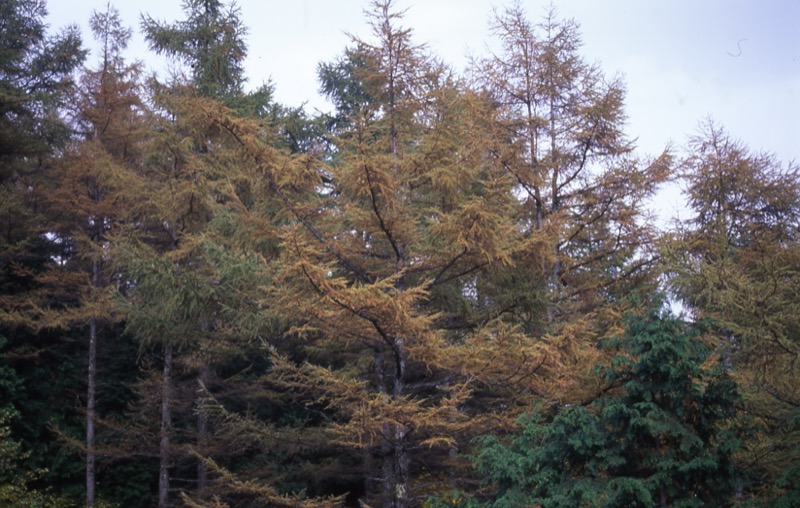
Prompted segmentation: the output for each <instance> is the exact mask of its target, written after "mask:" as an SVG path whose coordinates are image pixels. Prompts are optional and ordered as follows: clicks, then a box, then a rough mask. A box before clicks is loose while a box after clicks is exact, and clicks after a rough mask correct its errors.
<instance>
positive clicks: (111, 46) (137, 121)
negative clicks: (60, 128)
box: [39, 8, 146, 506]
mask: <svg viewBox="0 0 800 508" xmlns="http://www.w3.org/2000/svg"><path fill="white" fill-rule="evenodd" d="M90 26H91V27H92V31H93V32H94V35H95V37H96V38H97V40H98V42H99V43H100V44H101V48H102V50H101V54H100V62H99V63H98V67H97V68H96V69H92V70H86V71H85V72H84V73H83V75H82V77H81V81H80V86H79V88H78V90H77V91H76V94H75V101H74V103H73V105H72V109H73V114H74V116H75V120H74V123H75V128H76V129H77V131H78V132H79V135H80V136H81V138H82V139H78V140H76V141H75V142H74V143H73V144H72V146H70V147H69V149H68V150H66V151H65V153H64V155H63V156H62V157H61V158H60V159H59V161H58V163H57V164H56V165H55V167H54V168H53V169H52V170H51V171H50V172H48V174H47V181H46V182H44V183H43V185H42V186H40V190H41V192H42V198H41V199H42V202H43V204H44V206H45V208H46V209H47V210H48V212H49V213H48V217H49V221H50V225H49V228H50V229H51V231H50V232H49V234H50V235H51V236H52V237H53V238H54V239H56V240H57V241H59V242H61V243H63V244H66V245H69V246H70V251H69V253H68V254H65V255H64V256H62V257H61V259H60V260H59V262H58V263H57V264H55V266H53V269H52V270H50V271H49V272H48V273H47V274H45V276H43V277H42V280H43V281H44V280H45V278H46V280H47V282H48V284H47V286H53V287H55V286H62V288H61V289H60V291H61V292H63V293H67V294H69V293H71V294H73V295H80V296H79V297H78V301H76V302H75V303H74V304H72V305H67V306H66V309H65V308H55V309H45V311H44V313H43V315H42V317H41V320H42V322H41V323H40V324H39V326H60V327H70V326H76V325H79V324H81V323H88V331H87V334H88V360H87V371H88V372H87V391H86V443H85V449H86V502H87V505H88V506H93V505H94V502H95V498H96V489H95V485H96V483H97V482H96V453H95V447H96V444H95V441H96V415H97V369H98V365H97V362H98V347H99V346H98V341H99V339H100V335H101V334H102V332H103V329H105V330H106V331H108V330H109V329H110V327H111V325H112V323H113V322H114V321H115V319H117V318H115V317H114V311H113V309H114V304H113V300H112V299H111V293H110V292H109V291H107V290H105V289H104V288H106V287H107V286H109V285H112V284H113V281H114V275H113V274H112V273H109V272H108V270H107V269H106V266H105V265H107V262H106V261H107V260H108V256H109V252H108V235H109V234H110V233H111V232H112V230H113V229H114V228H116V227H117V226H118V225H119V223H120V221H122V220H124V219H125V215H126V213H127V208H129V206H130V203H131V202H132V198H133V196H134V195H135V194H136V190H135V187H136V186H135V183H136V181H137V179H136V177H135V176H134V174H135V172H136V170H137V169H138V165H139V164H140V162H141V150H142V144H143V142H142V139H143V138H142V135H143V132H144V125H145V121H146V111H145V109H144V106H143V104H142V100H141V98H140V93H141V90H140V83H139V81H138V75H139V72H140V71H139V66H138V65H136V64H133V65H128V64H126V63H125V62H124V60H123V58H122V51H123V50H124V49H125V47H126V46H127V43H128V41H129V39H130V36H131V30H130V29H128V28H125V27H123V26H122V24H121V21H120V19H119V13H118V12H117V11H115V10H113V9H111V8H109V9H108V10H107V11H106V12H104V13H97V12H95V13H94V14H93V15H92V18H91V20H90ZM51 290H52V289H51Z"/></svg>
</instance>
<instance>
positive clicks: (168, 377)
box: [158, 344, 172, 508]
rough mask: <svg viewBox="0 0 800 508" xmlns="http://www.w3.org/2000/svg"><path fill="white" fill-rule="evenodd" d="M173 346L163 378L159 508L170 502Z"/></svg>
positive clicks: (166, 357)
mask: <svg viewBox="0 0 800 508" xmlns="http://www.w3.org/2000/svg"><path fill="white" fill-rule="evenodd" d="M171 399H172V344H165V345H164V373H163V376H162V378H161V443H160V445H159V470H158V508H167V503H168V502H169V463H170V434H171V432H172V411H171V405H172V400H171Z"/></svg>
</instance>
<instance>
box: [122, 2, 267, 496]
mask: <svg viewBox="0 0 800 508" xmlns="http://www.w3.org/2000/svg"><path fill="white" fill-rule="evenodd" d="M184 12H185V14H186V19H185V20H181V21H177V22H175V23H166V22H159V21H156V20H154V19H153V18H152V17H150V16H148V15H144V16H142V21H141V25H142V30H143V31H144V34H145V38H146V39H147V41H148V42H149V44H150V49H151V50H154V51H155V52H156V53H158V54H165V55H167V56H168V57H170V58H172V59H173V60H174V61H176V62H179V63H181V64H183V65H185V66H186V68H188V69H190V72H189V74H190V75H189V76H188V79H186V80H178V81H176V82H175V83H173V86H171V87H161V89H160V92H159V93H160V94H162V96H163V99H162V100H161V104H162V105H164V106H165V107H166V111H168V112H170V114H173V115H183V114H185V111H186V109H185V108H182V106H181V105H180V104H179V102H180V100H181V97H183V98H188V97H191V96H199V97H206V98H211V99H215V100H219V101H223V102H225V103H227V104H229V105H232V106H235V107H238V108H239V109H241V110H243V111H246V112H248V113H250V114H254V115H266V114H267V111H266V109H268V108H269V107H270V101H271V95H270V88H269V87H268V86H264V87H262V88H261V89H259V90H257V91H256V92H253V93H251V94H245V93H244V89H243V87H244V82H245V77H244V69H243V62H244V58H245V56H246V51H247V46H246V43H245V39H244V37H245V35H246V29H245V27H244V25H243V24H242V22H241V12H240V11H239V9H238V8H237V7H236V6H235V5H234V4H231V5H229V6H226V5H225V4H224V3H223V2H220V1H218V0H197V1H189V2H186V3H185V4H184ZM169 130H170V131H171V132H172V134H171V135H170V136H171V139H167V137H169V136H167V137H164V138H163V140H164V142H165V143H166V144H167V146H169V147H170V148H169V149H170V150H172V154H173V156H174V162H175V164H176V166H175V167H176V168H177V167H178V166H181V167H185V168H186V169H185V172H183V171H181V172H182V173H183V175H182V176H181V177H179V179H180V180H183V181H182V183H181V184H180V185H181V186H183V189H184V190H183V191H181V193H184V192H185V194H184V196H185V197H186V198H187V199H188V200H189V201H187V202H186V203H183V204H180V203H173V204H174V205H177V206H178V208H181V207H183V205H186V206H187V208H185V209H184V212H185V213H186V214H188V215H184V216H183V217H181V216H180V215H179V216H175V214H174V213H172V212H170V211H168V210H166V209H165V208H164V206H165V205H166V206H169V203H167V202H164V203H160V204H159V205H157V206H158V207H161V208H162V210H161V211H160V212H157V213H161V214H162V215H164V214H165V215H164V217H165V218H166V217H167V216H170V217H171V219H170V220H169V226H168V227H167V229H169V230H170V233H169V234H168V236H170V237H171V238H172V245H171V246H170V247H168V248H167V249H168V250H164V248H165V246H164V245H162V246H161V247H159V248H158V249H157V250H156V251H155V252H154V253H153V254H155V253H156V252H157V253H159V254H158V255H160V256H164V257H165V259H166V258H171V259H172V261H171V262H170V263H171V264H173V265H175V266H176V267H177V266H178V265H182V266H183V269H182V270H179V271H180V272H183V273H184V275H186V276H189V275H190V272H192V271H194V274H195V275H196V276H197V277H196V280H195V283H193V284H188V285H185V286H183V289H184V291H183V295H182V296H180V294H176V295H174V296H175V298H176V299H177V300H176V301H184V303H187V302H186V301H185V299H187V298H188V299H190V300H192V301H194V302H195V303H197V304H199V305H193V306H192V309H191V310H188V311H187V312H186V313H183V310H186V309H183V310H181V309H180V308H171V309H170V311H171V312H175V313H177V314H176V316H175V319H178V320H180V319H181V316H180V314H181V313H183V315H182V318H183V319H186V320H188V321H190V322H191V323H192V324H195V325H197V324H198V323H200V324H202V325H201V328H203V327H204V328H205V329H204V330H194V329H193V328H192V327H191V326H189V327H188V328H187V329H185V330H184V332H186V333H188V336H185V337H180V338H179V337H175V341H177V342H176V344H184V345H185V344H188V342H186V341H189V342H191V341H195V342H196V343H199V342H201V341H202V340H205V339H203V337H205V338H206V339H207V340H210V336H211V334H212V330H211V329H210V328H209V327H211V326H212V321H213V319H211V315H212V314H213V311H212V310H211V308H210V307H209V305H213V302H212V301H211V300H204V299H203V297H202V296H201V294H202V291H203V288H204V287H205V288H207V287H208V286H206V285H205V284H206V283H208V284H210V283H211V280H210V279H203V277H204V276H208V277H211V274H210V273H205V272H204V271H203V268H201V266H204V265H207V263H206V262H205V260H204V259H203V254H202V249H200V248H193V247H192V246H193V245H195V243H194V242H195V240H196V239H197V238H199V236H198V235H201V234H202V233H203V230H204V228H205V227H206V225H207V223H208V222H209V221H210V220H212V218H213V212H212V211H211V210H210V207H211V206H212V202H213V199H214V197H213V191H212V190H210V188H209V187H205V186H204V182H205V179H206V178H214V177H213V176H209V175H207V174H204V171H206V168H207V167H208V165H207V163H206V161H204V160H203V158H204V157H211V156H212V155H210V153H211V152H213V150H214V149H215V147H214V146H212V142H211V138H213V133H198V132H197V131H196V129H194V126H192V125H189V124H188V123H187V122H186V121H185V120H184V119H182V118H177V116H176V125H173V126H171V127H170V128H169ZM184 140H185V141H188V144H186V143H185V142H184ZM192 152H194V153H192ZM162 169H163V168H162ZM162 176H163V177H166V179H165V180H162V182H163V183H164V184H166V185H168V186H169V185H173V184H176V183H177V180H171V177H169V176H168V175H167V174H165V173H162ZM184 177H185V179H184ZM170 180H171V182H170ZM162 197H166V196H162ZM190 216H191V219H190ZM176 220H177V222H175V221H176ZM188 221H191V223H192V225H191V226H188ZM164 224H167V222H164ZM181 256H186V257H185V258H181ZM137 266H139V267H140V268H141V267H142V266H143V265H141V264H137ZM154 266H160V264H158V263H157V264H156V265H154ZM140 275H143V274H141V272H140ZM152 275H153V276H154V277H155V279H154V280H160V281H161V282H166V279H163V278H162V277H163V276H165V274H164V273H161V274H158V273H153V274H152ZM173 275H174V276H180V275H179V274H178V273H174V274H173ZM163 289H164V290H166V288H163ZM179 293H181V292H180V291H179ZM152 303H153V304H156V302H155V301H153V302H152ZM187 305H188V303H187ZM165 318H166V316H165ZM203 323H204V324H203ZM187 324H188V323H187ZM180 328H181V327H176V329H180ZM184 328H185V327H184ZM190 330H191V331H190ZM192 336H193V337H192ZM195 349H196V348H195ZM172 358H173V344H171V343H169V342H167V343H165V356H164V360H165V363H164V371H163V373H162V374H163V379H162V382H163V390H162V392H163V393H162V394H163V396H164V400H163V402H162V415H161V420H162V431H161V442H162V445H161V448H162V451H161V462H162V464H161V474H160V483H161V487H160V489H159V490H160V494H159V503H160V505H165V504H166V503H167V501H166V496H167V491H168V483H169V477H168V469H169V468H168V465H167V464H168V462H169V460H170V459H169V456H170V451H169V450H170V448H171V444H170V434H171V431H170V430H169V429H170V428H171V426H172V422H171V419H172V415H171V411H170V402H169V400H168V399H169V393H170V386H171V385H172V381H171V378H172V375H173V374H172V366H171V365H168V363H171V362H172ZM187 360H188V363H192V362H193V360H192V359H191V358H187ZM195 360H198V361H199V363H197V364H196V365H194V368H195V370H196V372H197V379H196V382H199V383H200V384H201V385H203V384H208V382H209V377H210V376H211V372H210V370H209V369H210V367H209V364H208V362H209V361H210V360H211V359H210V358H205V359H202V360H201V359H199V358H195ZM195 409H196V411H197V422H196V424H197V439H198V440H199V442H201V443H202V442H205V441H207V439H208V423H207V415H206V413H205V410H204V409H203V408H202V407H201V403H200V398H198V399H197V401H196V408H195ZM198 446H199V448H201V449H202V448H203V445H202V444H198ZM201 453H203V451H202V450H201ZM197 478H198V484H197V485H198V490H199V491H203V490H204V489H205V488H206V486H207V483H208V480H207V472H206V466H205V462H204V461H203V460H198V462H197Z"/></svg>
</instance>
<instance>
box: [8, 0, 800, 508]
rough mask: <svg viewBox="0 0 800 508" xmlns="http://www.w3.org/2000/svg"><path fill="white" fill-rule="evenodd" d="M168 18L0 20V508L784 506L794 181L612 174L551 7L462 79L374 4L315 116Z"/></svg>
mask: <svg viewBox="0 0 800 508" xmlns="http://www.w3.org/2000/svg"><path fill="white" fill-rule="evenodd" d="M182 8H183V18H181V19H179V20H177V21H174V22H170V21H163V20H161V19H159V18H158V17H157V13H152V14H151V13H143V14H142V16H141V19H140V23H139V25H138V26H136V27H129V26H126V25H125V24H124V23H123V21H122V19H121V17H120V15H119V12H118V11H117V10H116V9H115V8H114V7H113V5H110V4H109V5H108V6H107V7H106V9H105V10H104V11H102V12H95V13H94V14H93V16H92V18H91V20H90V27H91V32H92V33H91V34H80V33H79V31H78V30H77V28H76V27H75V26H69V27H67V28H64V29H62V30H60V31H57V32H52V31H49V30H48V29H47V26H46V16H47V10H46V5H45V2H44V0H6V1H4V2H2V3H0V11H2V12H1V14H2V16H0V20H2V21H0V198H1V199H0V231H2V235H0V356H2V364H0V392H1V393H2V395H3V396H2V398H0V436H1V437H2V442H0V505H3V506H5V505H9V506H46V507H50V506H53V507H56V506H57V507H69V506H89V507H149V506H158V507H159V508H167V507H177V506H187V507H195V508H197V507H206V508H212V507H213V508H223V507H227V508H238V507H256V506H286V507H329V506H372V507H377V506H382V507H386V508H390V507H391V508H405V507H416V506H428V507H442V506H462V507H475V506H496V507H516V506H548V507H561V506H563V507H573V506H609V507H610V506H620V507H622V506H655V505H659V506H709V505H713V506H734V505H736V506H767V505H769V506H778V507H790V506H798V505H797V500H798V499H800V482H799V481H798V478H799V477H800V471H799V470H798V464H800V383H798V374H800V372H798V365H800V363H798V361H797V360H798V355H799V354H800V335H798V330H800V323H798V322H797V320H798V317H797V316H798V315H800V300H799V299H798V295H800V291H798V284H799V283H800V277H798V274H800V238H799V237H798V231H800V179H799V178H798V176H799V175H798V167H797V166H796V164H795V163H793V162H792V163H786V162H783V161H780V160H778V159H777V158H776V157H775V156H774V155H772V154H769V153H762V152H756V151H753V150H751V149H750V148H749V147H748V146H747V144H746V143H745V142H743V141H739V140H737V139H736V138H735V137H734V136H733V135H731V134H729V133H728V132H727V131H726V130H725V128H724V127H723V126H721V125H719V124H718V123H716V122H714V121H713V120H710V119H707V120H702V121H701V122H700V123H699V126H698V129H697V131H696V132H695V133H694V134H693V135H692V137H690V138H689V140H688V142H687V143H686V144H685V146H681V147H671V146H670V147H664V149H663V151H662V152H661V153H659V154H657V155H655V156H652V155H643V154H641V153H640V151H639V150H638V148H637V145H636V141H635V140H636V133H635V132H628V128H627V125H626V109H625V107H626V93H627V90H626V85H625V83H624V77H620V76H616V75H614V76H610V75H606V73H605V72H604V71H603V69H602V68H601V67H600V65H599V64H597V63H593V62H591V61H588V60H587V59H586V58H585V57H584V56H583V52H582V51H583V48H582V41H581V29H580V25H579V23H578V21H576V20H572V19H564V18H562V17H560V16H559V14H558V12H557V11H556V10H555V8H553V7H551V8H549V9H543V10H541V11H540V12H528V11H526V10H525V9H524V8H523V6H522V4H521V3H519V2H517V3H511V4H509V5H507V6H504V7H499V8H497V9H496V10H495V11H494V12H493V13H491V15H490V17H489V19H488V23H489V26H490V27H491V37H492V38H493V44H494V47H496V48H497V51H495V52H492V53H488V54H486V55H483V56H478V55H476V56H475V57H474V58H473V59H472V61H471V63H470V66H469V68H468V69H466V70H464V71H463V72H461V71H457V70H455V69H454V68H453V67H451V66H450V65H449V64H448V63H447V62H444V61H442V60H441V59H440V58H439V57H438V56H437V55H436V54H433V53H432V51H431V50H430V48H429V47H428V46H426V45H425V44H424V42H425V41H419V40H417V39H416V38H415V33H414V31H413V27H410V26H407V25H406V24H405V18H404V11H403V10H402V8H401V6H399V5H398V4H397V3H396V2H395V1H393V0H374V1H372V2H371V3H369V4H368V5H366V10H365V16H366V19H367V21H368V26H369V30H368V31H367V33H360V34H353V35H352V36H351V40H350V42H349V44H348V45H347V46H346V47H343V48H341V51H340V52H339V53H338V56H336V57H334V58H332V59H330V60H329V61H323V62H319V63H318V65H317V74H318V83H319V90H320V93H321V94H323V95H324V96H325V97H326V99H327V100H328V101H329V102H330V103H331V104H332V107H333V109H332V111H331V112H324V113H323V112H315V113H311V112H309V111H307V110H306V109H305V108H304V107H303V105H302V104H300V105H297V104H281V103H278V102H277V101H276V100H275V98H274V94H273V88H272V85H271V84H266V85H263V86H260V87H256V88H254V89H251V88H248V87H246V86H245V85H246V83H247V76H246V75H245V67H244V65H243V62H244V59H245V57H246V56H247V54H248V45H247V34H248V29H250V30H257V29H260V27H258V26H252V27H247V26H246V25H245V20H243V19H242V15H241V11H240V10H239V8H238V7H237V5H236V4H234V3H226V2H223V1H222V0H186V1H185V2H183V4H182ZM134 30H138V31H139V32H140V33H141V34H142V35H143V36H144V38H145V40H146V41H147V44H148V47H149V50H150V51H151V52H152V53H153V54H154V55H162V56H165V57H166V58H168V59H169V60H170V62H171V64H172V65H173V69H174V71H175V72H173V73H172V74H170V75H167V76H160V75H158V74H155V73H152V72H151V71H150V70H148V69H147V67H146V66H145V64H144V63H142V62H138V61H130V60H128V59H127V58H126V50H127V47H128V44H129V43H130V40H131V37H132V36H133V34H134ZM82 35H83V36H87V35H90V36H91V37H92V38H93V40H94V41H95V42H94V43H93V47H95V48H99V51H98V52H97V54H92V55H91V57H88V58H87V51H86V49H85V47H86V45H87V44H88V40H85V41H84V40H82V39H81V36H82ZM684 134H685V133H675V136H681V135H684ZM665 185H673V186H674V185H678V186H680V188H681V189H682V190H683V196H684V199H685V202H686V208H685V213H684V214H682V218H681V219H675V220H673V221H672V222H670V223H657V222H656V221H655V220H654V217H653V213H652V210H651V205H652V202H653V199H654V196H656V194H657V193H658V191H659V189H662V188H663V187H664V186H665Z"/></svg>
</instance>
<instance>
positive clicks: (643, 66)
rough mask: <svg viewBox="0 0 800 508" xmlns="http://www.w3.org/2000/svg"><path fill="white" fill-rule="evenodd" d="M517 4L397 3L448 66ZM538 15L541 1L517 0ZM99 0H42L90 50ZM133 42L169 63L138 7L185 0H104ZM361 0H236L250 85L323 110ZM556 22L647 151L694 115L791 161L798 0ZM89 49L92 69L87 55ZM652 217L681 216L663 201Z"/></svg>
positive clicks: (462, 61) (362, 24)
mask: <svg viewBox="0 0 800 508" xmlns="http://www.w3.org/2000/svg"><path fill="white" fill-rule="evenodd" d="M511 1H512V0H508V1H502V0H395V2H394V3H395V5H396V7H397V8H398V9H401V10H403V9H405V10H406V13H405V17H404V20H403V22H402V25H403V26H405V27H408V28H411V29H412V30H413V37H414V40H415V41H416V42H417V43H419V44H426V45H428V47H429V48H430V50H431V51H432V52H433V53H434V54H435V55H437V56H438V57H440V58H441V59H442V60H444V61H445V62H447V63H449V64H450V65H451V66H453V67H454V68H455V69H456V70H463V69H464V68H465V67H466V65H467V62H468V55H474V56H478V57H480V56H481V55H486V54H487V51H489V48H490V47H491V37H490V30H489V21H490V19H491V16H492V11H493V9H502V8H503V6H504V5H508V4H509V3H510V2H511ZM519 2H520V5H521V6H522V8H523V9H524V10H525V11H526V12H527V13H528V17H529V19H531V20H532V21H534V22H535V21H537V20H538V19H540V18H541V16H543V15H544V14H545V12H546V11H547V9H548V7H549V6H550V5H551V3H550V0H519ZM107 3H108V0H48V4H47V5H48V11H49V16H48V18H47V21H48V23H49V24H50V25H51V28H52V29H57V28H58V27H63V26H64V25H67V24H71V23H75V24H78V25H79V26H80V27H81V32H82V34H83V37H84V41H85V43H86V45H87V46H89V47H91V42H92V37H91V32H90V30H89V28H88V20H89V18H90V16H91V14H92V12H93V11H94V10H99V11H104V10H105V8H106V4H107ZM110 3H111V5H113V6H115V7H116V8H117V9H118V10H119V11H120V14H121V17H122V20H123V22H124V23H125V24H127V25H129V26H131V27H132V28H133V29H134V31H135V34H134V38H133V40H132V42H131V45H130V47H129V51H128V53H127V56H128V58H129V59H138V60H142V61H144V62H145V65H146V66H147V67H148V68H151V69H153V70H156V71H157V72H160V73H162V75H163V72H164V69H165V66H166V63H165V62H164V61H163V60H161V59H158V58H156V57H154V55H153V54H151V53H149V52H148V51H147V46H146V43H145V42H144V39H143V37H142V35H141V34H140V33H139V32H138V30H139V23H140V16H141V14H142V13H147V14H149V15H150V16H152V17H153V18H154V19H157V20H162V21H168V22H173V21H176V20H180V19H184V13H183V11H182V8H181V6H182V2H181V1H180V0H136V1H131V0H117V1H116V2H115V1H114V0H111V2H110ZM370 3H371V2H370V0H238V2H237V4H238V5H239V7H240V9H241V13H242V19H243V21H244V23H245V25H247V26H248V27H249V34H248V37H247V43H248V48H249V50H248V57H247V60H246V62H245V68H246V74H247V76H248V80H249V86H251V87H257V86H259V85H261V84H263V83H266V82H271V83H272V84H273V86H274V88H275V98H276V99H277V100H278V101H279V102H281V103H283V104H285V105H288V106H299V105H301V104H305V107H306V109H307V110H308V111H309V112H313V111H315V110H321V111H326V110H329V109H330V106H329V105H328V104H327V103H326V102H325V100H324V99H323V98H322V97H321V96H320V95H319V93H318V83H317V79H316V69H317V65H318V64H319V63H320V62H330V61H332V60H334V59H335V58H336V57H337V56H339V55H341V54H342V52H343V51H344V49H345V48H346V47H347V46H348V44H349V42H350V40H351V38H350V35H351V34H352V35H356V36H358V37H360V38H362V39H369V37H370V28H369V27H368V26H367V24H366V17H365V15H364V10H365V9H367V8H368V7H369V5H370ZM552 5H553V6H554V7H555V9H556V12H557V13H558V15H559V16H560V17H562V18H571V19H574V20H575V21H576V22H577V23H578V24H579V25H580V27H581V32H582V35H583V42H584V46H583V48H582V53H583V55H584V57H585V58H586V60H587V61H588V62H591V63H595V64H597V65H599V66H600V67H601V68H602V69H603V71H604V73H605V74H606V76H608V77H614V76H620V77H622V79H623V80H624V82H625V83H626V85H627V99H626V111H627V114H628V123H627V128H626V132H627V134H628V136H629V137H630V138H632V139H635V140H636V145H637V147H638V150H639V152H640V153H641V154H642V155H643V156H648V155H649V156H653V155H657V154H659V153H661V152H662V151H663V150H664V149H665V148H666V147H667V146H672V147H673V149H675V150H677V151H678V153H680V149H681V148H682V147H683V146H684V145H685V144H686V141H687V138H688V137H689V136H691V135H693V134H696V133H697V132H698V126H699V124H700V122H702V121H704V120H706V119H709V118H710V119H713V120H714V121H715V122H716V123H717V124H719V125H721V126H722V127H724V128H725V129H726V131H727V132H728V133H729V134H730V135H731V136H732V137H733V138H735V139H739V140H741V141H742V142H744V143H745V144H746V145H747V146H749V147H750V148H751V149H752V150H753V151H755V152H769V153H772V154H774V155H775V156H776V157H777V158H778V160H780V161H782V162H783V163H784V165H785V164H789V163H794V162H800V29H798V26H800V25H799V24H800V1H798V0H758V1H756V0H671V1H669V2H668V1H666V0H650V1H647V0H603V1H593V0H553V1H552ZM96 58H97V54H96V52H94V53H93V54H92V55H90V57H89V60H88V62H87V63H88V64H89V65H90V66H91V65H92V64H93V63H94V62H96ZM659 206H660V207H661V209H660V210H659V214H660V215H662V216H666V215H671V214H674V213H676V212H677V211H678V208H679V205H678V204H677V198H674V199H673V197H669V196H667V197H666V198H665V199H663V200H662V203H661V205H659Z"/></svg>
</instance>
